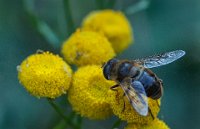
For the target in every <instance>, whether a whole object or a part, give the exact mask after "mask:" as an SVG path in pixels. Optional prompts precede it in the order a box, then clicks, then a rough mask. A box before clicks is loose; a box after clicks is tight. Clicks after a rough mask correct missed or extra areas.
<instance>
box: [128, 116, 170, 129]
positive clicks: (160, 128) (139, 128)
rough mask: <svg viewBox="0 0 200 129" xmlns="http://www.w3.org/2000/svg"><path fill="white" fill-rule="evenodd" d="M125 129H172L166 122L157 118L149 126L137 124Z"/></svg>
mask: <svg viewBox="0 0 200 129" xmlns="http://www.w3.org/2000/svg"><path fill="white" fill-rule="evenodd" d="M125 129H170V128H169V127H168V126H167V125H166V124H165V122H163V121H162V120H159V119H158V118H156V119H155V120H153V121H152V122H151V123H149V124H144V125H142V124H137V123H130V124H128V125H127V127H125Z"/></svg>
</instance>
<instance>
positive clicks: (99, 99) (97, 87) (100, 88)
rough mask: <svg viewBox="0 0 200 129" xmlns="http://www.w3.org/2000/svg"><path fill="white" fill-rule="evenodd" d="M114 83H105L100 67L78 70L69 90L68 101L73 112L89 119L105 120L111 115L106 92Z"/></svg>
mask: <svg viewBox="0 0 200 129" xmlns="http://www.w3.org/2000/svg"><path fill="white" fill-rule="evenodd" d="M114 84H115V82H112V81H107V80H106V79H105V78H104V76H103V73H102V69H101V66H96V65H91V66H84V67H81V68H79V69H78V71H77V72H76V73H75V74H74V76H73V81H72V86H71V87H70V88H69V92H68V99H69V102H70V103H71V105H72V108H73V110H74V111H76V112H77V113H79V114H80V115H81V116H84V117H88V118H90V119H105V118H107V117H109V116H111V115H112V110H111V108H110V105H109V101H108V99H107V97H108V91H109V88H110V87H111V86H112V85H114Z"/></svg>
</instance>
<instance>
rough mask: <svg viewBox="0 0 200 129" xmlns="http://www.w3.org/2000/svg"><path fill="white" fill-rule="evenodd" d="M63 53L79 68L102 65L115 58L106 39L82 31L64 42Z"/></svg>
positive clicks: (94, 33) (97, 34)
mask: <svg viewBox="0 0 200 129" xmlns="http://www.w3.org/2000/svg"><path fill="white" fill-rule="evenodd" d="M62 53H63V55H64V57H65V59H66V60H67V61H68V62H69V63H71V64H76V65H78V66H83V65H91V64H102V63H104V62H106V61H107V60H109V59H110V58H113V57H114V56H115V52H114V50H113V48H112V46H111V44H110V43H109V41H108V40H107V39H106V37H104V36H103V35H100V34H99V33H96V32H92V31H80V30H78V31H77V32H75V33H74V34H72V36H71V37H70V38H69V39H68V40H67V41H65V42H64V44H63V47H62Z"/></svg>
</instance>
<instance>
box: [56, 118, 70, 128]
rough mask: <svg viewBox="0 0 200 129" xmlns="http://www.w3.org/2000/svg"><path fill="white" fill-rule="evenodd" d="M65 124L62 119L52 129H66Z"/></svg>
mask: <svg viewBox="0 0 200 129" xmlns="http://www.w3.org/2000/svg"><path fill="white" fill-rule="evenodd" d="M66 126H67V125H66V122H65V121H64V120H63V119H62V120H61V121H59V123H58V124H57V125H56V126H55V127H54V128H53V129H66Z"/></svg>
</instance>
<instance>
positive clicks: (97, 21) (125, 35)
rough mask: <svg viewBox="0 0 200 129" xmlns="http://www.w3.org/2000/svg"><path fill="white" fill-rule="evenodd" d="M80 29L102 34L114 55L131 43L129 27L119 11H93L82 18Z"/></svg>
mask: <svg viewBox="0 0 200 129" xmlns="http://www.w3.org/2000/svg"><path fill="white" fill-rule="evenodd" d="M82 28H83V29H85V30H92V31H96V32H100V33H103V34H104V35H105V36H106V37H107V38H108V40H109V41H110V42H111V44H112V46H113V48H114V50H115V52H116V53H119V52H122V51H123V50H125V49H126V48H127V47H128V46H129V45H130V44H131V43H132V42H133V33H132V28H131V25H130V23H129V21H128V20H127V18H126V17H125V15H124V14H123V13H122V12H120V11H114V10H109V9H107V10H101V11H93V12H91V13H90V14H88V15H87V16H86V17H85V18H84V20H83V22H82Z"/></svg>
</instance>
